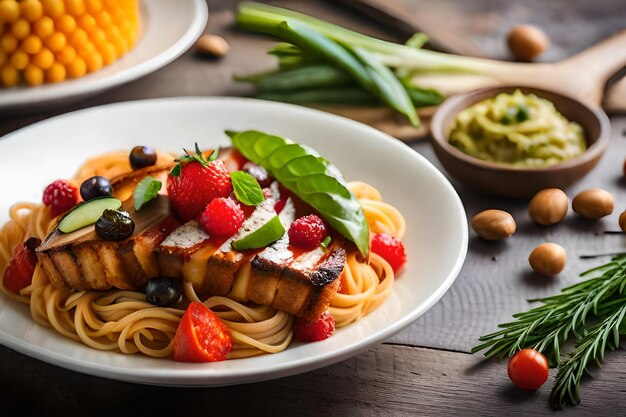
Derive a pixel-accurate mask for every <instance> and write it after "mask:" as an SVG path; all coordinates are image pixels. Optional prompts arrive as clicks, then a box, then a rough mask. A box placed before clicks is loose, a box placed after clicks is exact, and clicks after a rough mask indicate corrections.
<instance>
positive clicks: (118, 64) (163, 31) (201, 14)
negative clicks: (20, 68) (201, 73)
mask: <svg viewBox="0 0 626 417" xmlns="http://www.w3.org/2000/svg"><path fill="white" fill-rule="evenodd" d="M140 15H141V35H140V38H139V41H138V42H137V44H136V45H135V47H134V48H133V49H132V50H131V51H130V52H128V54H126V55H124V56H123V57H122V58H121V59H119V60H117V61H115V62H113V63H112V64H111V65H108V66H106V67H104V68H102V69H101V70H99V71H96V72H94V73H92V74H89V75H86V76H84V77H81V78H77V79H75V80H68V81H64V82H62V83H58V84H47V85H42V86H38V87H16V88H11V89H5V90H0V112H3V111H8V112H14V111H26V112H30V111H35V110H39V109H42V108H45V107H50V106H51V105H52V104H60V103H68V102H70V101H76V100H78V99H80V98H82V97H85V96H87V95H92V94H95V93H99V92H102V91H104V90H107V89H109V88H113V87H115V86H118V85H121V84H124V83H127V82H129V81H132V80H135V79H137V78H139V77H143V76H144V75H147V74H150V73H151V72H153V71H156V70H158V69H159V68H161V67H163V66H165V65H167V64H169V63H170V62H172V61H173V60H175V59H176V58H178V57H179V56H180V55H181V54H182V53H183V52H185V51H186V50H187V49H188V48H189V47H190V46H191V45H192V44H193V43H194V42H195V41H196V39H198V36H200V34H201V33H202V31H203V30H204V26H205V25H206V21H207V16H208V10H207V6H206V2H205V0H175V1H172V0H143V1H141V3H140Z"/></svg>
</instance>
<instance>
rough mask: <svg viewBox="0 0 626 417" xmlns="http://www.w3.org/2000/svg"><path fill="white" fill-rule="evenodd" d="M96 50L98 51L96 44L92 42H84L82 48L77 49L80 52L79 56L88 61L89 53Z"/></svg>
mask: <svg viewBox="0 0 626 417" xmlns="http://www.w3.org/2000/svg"><path fill="white" fill-rule="evenodd" d="M95 52H96V46H95V45H94V44H93V43H91V42H87V43H86V44H84V45H83V46H81V47H80V48H78V49H77V50H76V53H78V56H80V57H81V58H82V59H84V60H85V62H86V61H87V58H88V57H89V55H91V54H93V53H95Z"/></svg>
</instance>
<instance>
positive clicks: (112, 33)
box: [104, 26, 122, 42]
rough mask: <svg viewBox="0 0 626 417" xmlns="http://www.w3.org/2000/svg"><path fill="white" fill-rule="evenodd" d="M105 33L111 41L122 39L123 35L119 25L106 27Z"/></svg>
mask: <svg viewBox="0 0 626 417" xmlns="http://www.w3.org/2000/svg"><path fill="white" fill-rule="evenodd" d="M104 33H106V35H107V39H108V40H109V41H110V42H115V41H116V40H117V39H121V37H122V34H121V33H120V29H119V28H118V27H117V26H111V27H110V28H108V29H105V31H104Z"/></svg>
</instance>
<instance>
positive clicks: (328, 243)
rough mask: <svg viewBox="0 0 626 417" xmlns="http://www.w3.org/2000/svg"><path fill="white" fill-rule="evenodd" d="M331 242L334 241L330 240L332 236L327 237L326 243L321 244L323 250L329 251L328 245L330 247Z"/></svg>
mask: <svg viewBox="0 0 626 417" xmlns="http://www.w3.org/2000/svg"><path fill="white" fill-rule="evenodd" d="M331 241H332V239H331V238H330V236H326V239H324V241H323V242H322V243H320V246H321V247H322V249H328V245H330V242H331Z"/></svg>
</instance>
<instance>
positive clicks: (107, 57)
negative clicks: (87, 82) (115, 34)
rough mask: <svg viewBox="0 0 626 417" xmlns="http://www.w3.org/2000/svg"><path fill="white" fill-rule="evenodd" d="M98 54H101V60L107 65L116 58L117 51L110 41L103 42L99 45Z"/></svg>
mask: <svg viewBox="0 0 626 417" xmlns="http://www.w3.org/2000/svg"><path fill="white" fill-rule="evenodd" d="M99 51H100V55H102V62H103V63H104V65H109V64H110V63H112V62H113V61H115V60H116V59H117V52H116V51H115V48H114V47H113V45H111V44H110V43H105V44H102V45H100V46H99Z"/></svg>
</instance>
